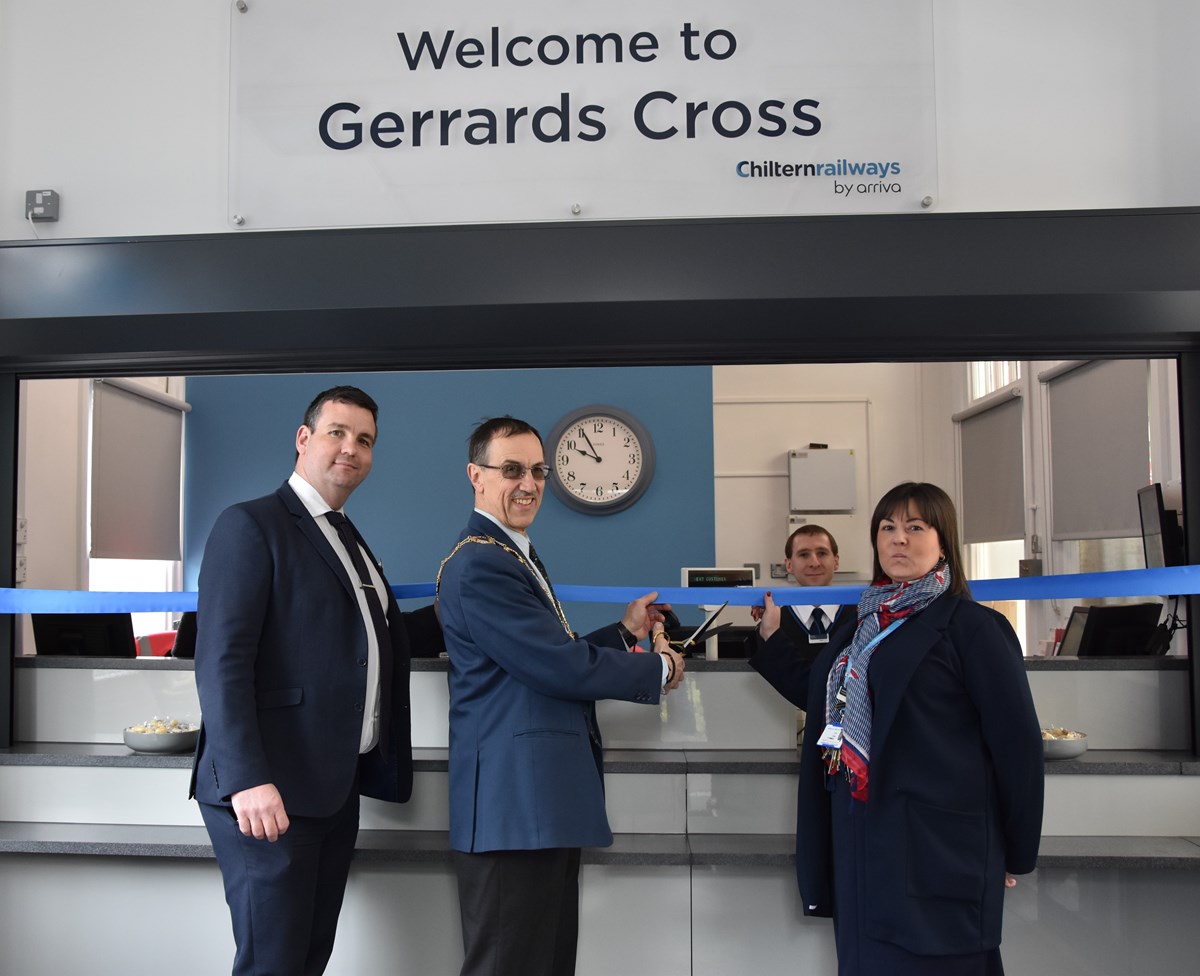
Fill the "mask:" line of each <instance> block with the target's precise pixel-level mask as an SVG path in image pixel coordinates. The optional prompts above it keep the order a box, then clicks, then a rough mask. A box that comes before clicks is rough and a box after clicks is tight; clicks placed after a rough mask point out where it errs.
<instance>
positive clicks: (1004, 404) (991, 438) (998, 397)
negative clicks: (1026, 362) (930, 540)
mask: <svg viewBox="0 0 1200 976" xmlns="http://www.w3.org/2000/svg"><path fill="white" fill-rule="evenodd" d="M1019 393H1020V391H1019V389H1017V388H1010V389H1006V390H1000V391H998V392H996V393H994V394H992V395H991V396H988V397H986V398H983V399H981V400H980V402H979V403H977V404H975V405H974V406H972V407H971V408H970V409H968V410H964V411H962V412H961V413H958V414H955V415H954V418H953V419H954V420H955V422H957V424H958V437H959V445H960V448H961V456H962V530H963V541H964V542H999V541H1002V540H1006V539H1023V538H1024V537H1025V450H1024V443H1025V442H1024V405H1023V402H1022V400H1021V398H1020V396H1019Z"/></svg>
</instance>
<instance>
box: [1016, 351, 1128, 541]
mask: <svg viewBox="0 0 1200 976" xmlns="http://www.w3.org/2000/svg"><path fill="white" fill-rule="evenodd" d="M1149 371H1150V366H1149V363H1148V362H1147V360H1145V359H1112V360H1104V361H1099V362H1090V363H1085V364H1082V365H1080V366H1078V367H1076V368H1071V369H1070V370H1069V371H1068V372H1059V371H1056V370H1050V371H1047V372H1045V373H1042V374H1040V375H1039V377H1038V378H1039V379H1042V380H1044V381H1045V382H1048V383H1049V391H1048V392H1049V397H1048V401H1049V412H1050V480H1051V485H1052V490H1051V498H1052V501H1053V506H1054V511H1053V518H1052V525H1051V536H1052V537H1053V538H1054V539H1055V540H1065V539H1114V538H1122V537H1128V536H1138V535H1140V534H1141V523H1140V522H1139V521H1138V506H1137V490H1138V489H1139V488H1141V487H1143V486H1144V485H1146V484H1148V483H1149V480H1150V433H1149V402H1148V393H1147V388H1148V383H1149Z"/></svg>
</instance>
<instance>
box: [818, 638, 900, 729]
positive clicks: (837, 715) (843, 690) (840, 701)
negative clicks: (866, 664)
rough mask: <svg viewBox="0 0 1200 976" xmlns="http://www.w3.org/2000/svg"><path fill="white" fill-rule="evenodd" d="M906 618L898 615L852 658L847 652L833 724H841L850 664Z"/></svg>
mask: <svg viewBox="0 0 1200 976" xmlns="http://www.w3.org/2000/svg"><path fill="white" fill-rule="evenodd" d="M907 619H908V618H907V617H900V618H899V619H897V620H893V621H892V622H891V623H890V624H888V625H887V626H886V627H885V628H884V629H883V630H881V631H880V632H879V633H878V634H876V635H875V636H874V637H872V638H871V640H870V641H869V642H868V643H867V646H866V647H864V648H863V649H862V650H861V651H859V652H858V653H857V654H855V655H854V657H853V658H851V657H850V655H849V654H847V655H846V670H845V671H843V672H842V683H841V685H840V686H839V687H838V691H837V696H836V698H835V699H834V707H835V708H836V712H835V713H834V715H833V716H832V719H833V723H834V724H836V725H841V721H842V714H843V713H844V712H845V711H846V682H847V681H849V680H850V668H851V666H852V665H853V664H854V662H855V661H856V660H858V658H859V657H861V656H862V655H863V654H866V653H867V651H869V650H870V649H871V648H872V647H874V646H875V645H876V644H878V643H879V642H880V641H881V640H883V639H884V638H885V637H887V635H888V634H890V633H891V632H892V631H893V630H895V629H896V628H897V627H899V626H900V625H901V624H902V623H904V621H905V620H907Z"/></svg>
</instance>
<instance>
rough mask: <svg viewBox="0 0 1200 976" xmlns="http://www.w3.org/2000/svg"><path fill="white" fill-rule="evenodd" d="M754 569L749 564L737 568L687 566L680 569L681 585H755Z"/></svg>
mask: <svg viewBox="0 0 1200 976" xmlns="http://www.w3.org/2000/svg"><path fill="white" fill-rule="evenodd" d="M754 582H755V581H754V570H753V569H752V568H751V567H749V566H741V567H739V568H737V569H721V568H719V567H703V566H701V567H693V566H685V567H684V568H683V569H681V570H680V571H679V584H680V586H688V587H691V586H705V587H725V586H753V585H754Z"/></svg>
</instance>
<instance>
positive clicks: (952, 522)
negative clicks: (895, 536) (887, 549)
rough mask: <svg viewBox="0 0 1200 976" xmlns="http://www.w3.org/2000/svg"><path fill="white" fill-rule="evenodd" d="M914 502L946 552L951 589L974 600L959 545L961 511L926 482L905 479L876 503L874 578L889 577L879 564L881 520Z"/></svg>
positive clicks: (903, 509) (872, 543) (872, 523)
mask: <svg viewBox="0 0 1200 976" xmlns="http://www.w3.org/2000/svg"><path fill="white" fill-rule="evenodd" d="M910 503H911V505H912V507H913V508H915V509H916V510H917V513H918V514H919V515H920V517H921V519H922V520H924V521H925V522H928V523H929V525H930V527H931V528H933V529H934V531H936V532H937V534H938V542H940V543H941V544H942V551H943V552H944V553H945V554H946V565H947V566H949V568H950V592H951V593H956V594H958V595H959V596H965V597H966V598H967V599H972V597H971V588H970V587H969V586H968V585H967V577H966V574H965V573H964V571H963V562H962V553H961V551H960V546H959V544H958V512H957V511H955V508H954V502H953V501H951V500H950V496H949V495H947V494H946V493H945V492H944V491H942V489H941V488H939V487H938V486H937V485H931V484H928V483H927V482H924V481H905V482H903V483H902V484H899V485H896V487H895V488H893V489H892V490H891V491H889V492H888V493H887V494H886V495H884V496H883V497H882V498H881V499H879V504H878V505H876V506H875V513H874V514H873V515H872V516H871V551H872V552H873V553H874V555H875V565H874V566H873V567H872V569H871V572H872V573H873V574H874V575H873V576H872V579H873V580H875V581H878V580H880V579H886V578H887V574H886V573H885V572H884V571H883V567H882V566H881V565H880V564H879V523H880V522H882V521H883V520H884V519H885V518H891V517H892V516H893V515H895V514H896V513H897V512H905V511H908V506H909V504H910Z"/></svg>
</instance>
